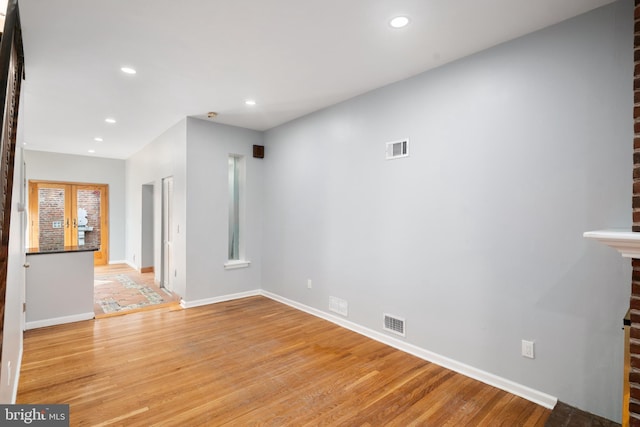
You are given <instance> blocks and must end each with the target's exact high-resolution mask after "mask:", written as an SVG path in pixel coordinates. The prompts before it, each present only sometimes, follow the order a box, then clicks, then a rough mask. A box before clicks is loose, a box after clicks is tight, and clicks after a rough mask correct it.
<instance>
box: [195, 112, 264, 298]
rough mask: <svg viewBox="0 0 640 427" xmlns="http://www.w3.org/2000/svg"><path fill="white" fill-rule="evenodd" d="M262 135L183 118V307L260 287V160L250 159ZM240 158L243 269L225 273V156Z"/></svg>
mask: <svg viewBox="0 0 640 427" xmlns="http://www.w3.org/2000/svg"><path fill="white" fill-rule="evenodd" d="M262 138H263V136H262V133H261V132H257V131H253V130H249V129H243V128H238V127H234V126H227V125H222V124H218V123H212V122H209V121H205V120H201V119H195V118H188V119H187V164H188V168H187V181H188V185H187V221H188V223H189V228H188V230H187V240H188V245H187V266H188V271H189V284H188V288H187V293H186V295H183V296H184V299H185V301H186V302H187V303H188V304H193V303H195V304H200V303H202V302H205V301H211V300H212V298H216V297H219V296H224V295H232V294H238V293H242V292H247V291H254V290H257V289H260V287H261V285H262V280H261V276H262V250H263V248H262V223H263V222H262V209H263V208H262V207H263V204H264V199H263V193H264V183H263V180H264V178H263V176H264V172H263V168H264V160H263V159H254V158H253V145H254V144H257V145H261V144H262ZM230 154H237V155H242V156H244V159H245V166H246V185H245V188H244V190H245V192H246V194H245V197H244V200H245V202H246V206H245V213H246V215H245V222H244V227H243V229H241V230H240V232H241V233H244V242H245V247H246V248H245V249H246V250H245V252H246V258H247V260H249V261H251V264H250V266H249V267H248V268H241V269H234V270H225V269H224V264H225V263H226V262H227V260H228V241H229V211H228V200H229V187H228V186H229V178H228V177H229V166H228V164H229V163H228V161H229V155H230Z"/></svg>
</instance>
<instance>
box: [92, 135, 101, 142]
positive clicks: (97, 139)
mask: <svg viewBox="0 0 640 427" xmlns="http://www.w3.org/2000/svg"><path fill="white" fill-rule="evenodd" d="M93 140H94V141H96V142H102V141H103V139H102V138H100V137H99V136H96V137H95V138H93Z"/></svg>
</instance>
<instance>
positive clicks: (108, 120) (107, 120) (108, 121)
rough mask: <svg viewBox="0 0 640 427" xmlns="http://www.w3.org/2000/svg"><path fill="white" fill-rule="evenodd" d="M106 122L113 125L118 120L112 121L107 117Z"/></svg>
mask: <svg viewBox="0 0 640 427" xmlns="http://www.w3.org/2000/svg"><path fill="white" fill-rule="evenodd" d="M104 121H105V122H107V123H111V124H113V123H115V122H116V119H112V118H111V117H107V118H106V119H104Z"/></svg>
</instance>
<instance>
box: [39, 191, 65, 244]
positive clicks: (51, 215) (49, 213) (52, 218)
mask: <svg viewBox="0 0 640 427" xmlns="http://www.w3.org/2000/svg"><path fill="white" fill-rule="evenodd" d="M34 193H35V194H36V195H37V196H36V198H35V200H34V201H35V202H36V203H37V218H32V220H33V221H32V226H33V225H36V226H37V227H33V228H35V230H34V231H37V233H36V234H33V235H32V237H33V239H35V240H36V241H37V244H36V246H37V247H39V248H44V249H48V248H62V247H64V246H68V245H69V240H70V239H71V217H70V213H69V209H70V206H71V204H70V203H71V199H70V198H69V193H68V185H64V184H44V183H43V184H41V185H38V187H37V189H36V191H34ZM35 223H37V224H35ZM32 241H33V240H32Z"/></svg>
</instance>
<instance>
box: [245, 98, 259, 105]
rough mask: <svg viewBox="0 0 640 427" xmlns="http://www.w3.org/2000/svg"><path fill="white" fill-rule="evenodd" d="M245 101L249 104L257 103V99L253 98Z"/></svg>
mask: <svg viewBox="0 0 640 427" xmlns="http://www.w3.org/2000/svg"><path fill="white" fill-rule="evenodd" d="M244 103H245V104H247V105H256V101H254V100H253V99H247V100H246V101H244Z"/></svg>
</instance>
